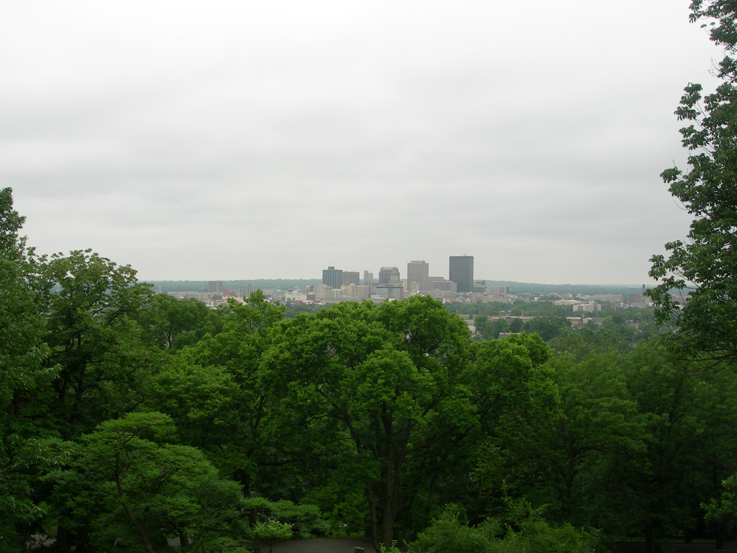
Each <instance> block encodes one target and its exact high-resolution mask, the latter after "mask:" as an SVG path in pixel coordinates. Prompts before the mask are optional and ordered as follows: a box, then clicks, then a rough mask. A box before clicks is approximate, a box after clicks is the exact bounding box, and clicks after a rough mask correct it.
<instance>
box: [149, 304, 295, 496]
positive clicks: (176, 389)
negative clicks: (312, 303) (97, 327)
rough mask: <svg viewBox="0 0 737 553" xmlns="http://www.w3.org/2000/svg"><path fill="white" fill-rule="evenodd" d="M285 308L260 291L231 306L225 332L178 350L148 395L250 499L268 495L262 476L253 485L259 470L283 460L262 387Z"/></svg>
mask: <svg viewBox="0 0 737 553" xmlns="http://www.w3.org/2000/svg"><path fill="white" fill-rule="evenodd" d="M283 311H284V309H283V307H281V306H278V305H274V304H271V303H269V302H267V301H266V300H265V298H264V296H263V293H262V292H261V291H260V290H259V291H256V292H254V293H253V294H251V296H250V298H249V299H247V300H246V301H245V302H244V303H243V304H239V303H237V302H233V301H231V302H230V303H229V304H228V306H227V307H226V308H225V309H224V310H223V313H222V321H221V322H222V329H221V331H220V332H219V333H218V334H216V335H214V336H211V335H209V334H206V335H205V336H204V337H203V338H202V339H201V340H200V341H199V342H197V343H196V344H194V345H192V346H188V347H185V348H183V349H182V350H180V351H179V352H177V353H176V355H175V356H174V359H173V361H172V363H170V364H169V365H168V366H167V367H165V368H163V369H162V370H161V371H160V372H159V373H158V374H156V375H155V376H153V377H152V379H151V381H150V386H148V387H147V391H146V396H147V398H146V402H147V404H148V405H149V406H150V407H151V408H155V409H157V410H159V411H162V412H165V413H167V414H169V415H171V416H172V417H173V418H174V419H175V420H176V424H177V427H178V429H179V432H180V436H181V438H182V440H183V441H184V443H186V444H189V445H192V446H195V447H198V448H200V449H202V450H203V451H204V452H206V454H207V455H208V456H209V458H210V460H211V461H212V462H213V463H214V464H215V465H216V466H217V467H218V468H219V469H220V470H221V471H223V472H224V473H225V474H229V475H231V476H232V478H234V479H235V480H237V481H238V482H240V483H241V485H242V486H243V489H244V493H245V495H247V496H250V495H251V494H252V493H254V492H259V493H262V494H267V493H268V491H269V490H265V489H263V485H264V482H263V480H264V479H262V481H260V482H256V481H258V473H259V467H261V466H269V465H271V464H277V465H278V464H279V463H280V462H283V459H280V458H276V459H275V455H276V456H277V457H278V452H277V451H276V449H275V448H274V442H276V441H278V437H276V438H275V437H274V436H272V435H270V434H269V433H268V426H267V422H266V419H267V415H268V401H267V399H268V398H267V396H266V394H265V393H264V391H263V390H262V388H261V386H260V384H259V382H258V369H259V364H260V362H261V357H262V355H263V353H264V352H265V351H266V349H267V348H268V346H269V340H270V338H269V336H270V331H271V329H272V327H273V326H274V325H275V324H276V323H277V322H278V321H280V320H281V318H282V316H283ZM259 485H261V486H262V487H261V488H260V489H259Z"/></svg>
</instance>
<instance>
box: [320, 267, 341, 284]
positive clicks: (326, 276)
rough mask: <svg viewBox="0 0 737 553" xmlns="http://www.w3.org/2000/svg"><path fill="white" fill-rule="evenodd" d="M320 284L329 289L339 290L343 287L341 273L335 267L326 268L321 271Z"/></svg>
mask: <svg viewBox="0 0 737 553" xmlns="http://www.w3.org/2000/svg"><path fill="white" fill-rule="evenodd" d="M322 283H323V284H327V285H328V286H330V287H331V288H340V287H341V286H343V271H342V270H341V269H336V268H335V267H328V268H327V269H323V270H322Z"/></svg>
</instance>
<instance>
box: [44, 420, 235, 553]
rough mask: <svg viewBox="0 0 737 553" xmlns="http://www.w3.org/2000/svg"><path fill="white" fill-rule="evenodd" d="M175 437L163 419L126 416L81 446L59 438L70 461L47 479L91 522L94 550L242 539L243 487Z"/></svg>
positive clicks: (201, 547)
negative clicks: (220, 475)
mask: <svg viewBox="0 0 737 553" xmlns="http://www.w3.org/2000/svg"><path fill="white" fill-rule="evenodd" d="M174 439H175V428H174V423H173V421H172V420H171V419H170V418H169V417H168V416H166V415H163V414H161V413H131V414H129V415H126V416H125V417H123V418H121V419H115V420H109V421H106V422H104V423H102V424H101V425H99V426H98V427H97V429H96V430H95V431H94V432H92V433H90V434H87V435H85V436H83V437H82V439H81V440H80V442H79V443H72V442H65V443H58V447H59V448H60V449H62V450H66V451H67V452H68V454H69V455H70V456H71V458H72V460H71V462H70V464H69V465H70V466H69V468H68V469H66V470H61V471H55V472H52V473H51V474H50V476H49V479H50V480H52V481H53V482H54V483H55V487H56V490H57V494H58V495H59V496H61V497H62V498H63V500H64V502H65V503H66V505H65V507H67V508H69V509H71V510H73V511H75V512H77V513H84V516H85V517H86V518H87V519H88V520H89V527H90V535H89V540H90V544H91V545H92V547H93V548H94V550H103V551H104V550H108V549H110V548H111V546H112V545H113V544H115V543H118V544H123V545H126V546H128V547H130V546H131V545H132V544H136V543H137V544H140V545H141V546H142V547H143V549H144V550H145V551H146V552H148V553H153V552H154V551H156V550H159V544H165V543H166V542H165V539H166V538H167V537H172V536H179V538H180V539H181V543H182V545H185V546H186V545H188V544H189V540H190V539H191V538H194V542H195V547H194V549H195V550H197V551H209V550H211V549H210V547H212V546H217V547H219V548H222V546H223V545H224V540H225V541H227V540H230V545H231V546H232V545H234V544H235V540H237V539H238V538H241V537H244V536H245V533H246V528H245V526H243V525H242V520H241V517H240V516H239V512H238V506H239V504H240V501H241V499H242V496H241V492H240V487H239V486H238V485H237V484H236V483H235V482H231V481H227V480H220V479H219V478H218V475H217V471H216V470H215V468H214V467H213V466H212V465H211V464H210V463H209V462H208V461H207V460H206V459H205V458H204V456H203V455H202V453H201V452H199V451H198V450H197V449H195V448H192V447H188V446H182V445H176V444H172V443H171V441H172V440H174ZM77 518H78V519H79V516H78V517H77ZM79 538H80V537H79V536H78V540H77V541H78V543H77V545H78V546H80V545H82V544H83V543H84V541H83V540H80V539H79ZM67 545H68V544H67Z"/></svg>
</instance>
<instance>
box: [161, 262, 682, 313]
mask: <svg viewBox="0 0 737 553" xmlns="http://www.w3.org/2000/svg"><path fill="white" fill-rule="evenodd" d="M473 262H474V258H473V256H470V255H458V256H450V257H449V259H448V278H447V279H446V278H445V277H443V276H431V275H430V265H429V264H428V263H427V262H426V261H424V260H419V261H410V262H409V263H407V272H406V276H405V278H402V274H401V272H400V270H399V268H398V267H390V266H386V267H381V268H380V269H379V272H378V275H377V277H375V276H374V273H373V272H371V271H369V270H364V271H363V278H361V276H362V275H361V273H360V272H359V271H347V270H343V269H336V268H335V267H334V266H330V267H328V268H327V269H323V271H322V281H321V282H319V283H317V284H314V285H312V286H306V287H305V288H293V289H289V290H281V289H278V288H275V289H263V290H261V291H262V292H263V294H264V297H266V298H267V299H268V300H269V301H279V302H281V303H307V304H328V303H335V302H341V301H362V300H370V301H374V302H377V303H379V302H383V301H387V300H401V299H404V298H406V297H409V296H412V295H416V294H420V295H426V296H430V297H432V298H435V299H437V300H440V301H442V302H443V303H476V302H481V303H488V302H500V303H513V302H514V301H515V300H525V301H537V300H540V299H542V300H545V301H551V302H553V303H554V304H555V305H561V306H570V307H571V310H572V311H573V313H574V314H575V316H574V317H569V318H570V319H571V322H572V325H573V326H574V327H575V326H578V325H582V324H585V323H586V321H588V320H590V319H588V318H587V316H589V317H590V316H594V318H595V314H596V313H597V312H599V311H601V310H602V305H603V304H607V303H608V304H610V305H611V307H613V308H615V309H619V308H626V307H637V308H646V307H652V301H651V299H650V298H649V297H647V296H645V295H644V294H639V295H634V296H631V297H624V296H622V295H617V294H596V295H584V294H579V295H576V296H574V295H572V294H570V293H566V294H557V293H550V294H545V295H540V294H531V293H518V294H517V295H510V293H509V289H508V287H507V286H500V285H491V284H487V283H486V281H485V280H474V265H473ZM256 290H259V288H258V287H257V286H255V285H253V284H248V285H246V286H239V287H238V288H225V287H224V286H223V281H222V280H211V281H209V282H208V285H207V292H204V288H202V289H201V291H193V292H168V294H169V295H171V296H174V297H177V298H180V299H189V298H193V299H196V300H199V301H202V302H205V303H206V304H208V305H210V306H212V307H215V306H217V305H218V304H220V303H224V302H226V301H227V299H228V298H233V299H235V300H236V301H243V300H244V299H245V298H248V297H249V296H250V295H251V294H252V293H253V292H255V291H256ZM643 292H644V287H643ZM681 299H683V298H681ZM684 301H685V300H684ZM491 318H492V319H493V318H496V317H491ZM519 318H522V319H524V316H523V317H519ZM467 322H468V323H469V324H472V320H469V321H467Z"/></svg>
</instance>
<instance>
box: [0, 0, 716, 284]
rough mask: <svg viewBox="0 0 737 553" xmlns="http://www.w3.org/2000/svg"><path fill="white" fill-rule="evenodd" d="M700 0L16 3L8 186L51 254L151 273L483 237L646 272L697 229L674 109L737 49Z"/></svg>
mask: <svg viewBox="0 0 737 553" xmlns="http://www.w3.org/2000/svg"><path fill="white" fill-rule="evenodd" d="M689 3H690V0H652V1H650V2H646V3H643V2H635V1H634V0H623V1H622V2H617V3H592V2H584V1H583V0H562V1H561V2H556V3H550V2H543V1H541V0H532V1H531V2H528V3H526V4H525V5H524V6H522V5H515V4H513V3H512V4H510V3H495V2H491V3H489V2H479V1H471V2H468V3H466V4H464V5H463V7H461V8H459V7H450V6H449V5H447V4H446V3H443V2H438V1H432V0H431V1H429V2H422V3H420V2H413V1H409V2H407V3H402V4H401V5H396V4H395V3H389V2H381V1H379V2H372V3H365V4H362V3H358V4H345V3H339V2H335V1H332V2H329V1H320V0H318V1H317V2H311V3H309V4H304V3H299V2H291V1H289V0H288V1H287V3H286V4H279V5H272V4H269V3H261V4H242V3H237V2H228V1H226V2H224V3H222V4H220V5H219V8H218V9H215V8H212V7H210V6H205V5H202V4H200V3H195V2H191V1H188V0H183V1H181V2H177V3H173V2H169V1H167V0H164V1H163V2H160V3H157V4H156V5H150V4H147V3H142V2H138V1H136V0H132V1H131V2H128V3H126V4H124V5H122V4H120V5H119V4H104V3H95V2H89V1H85V0H80V1H75V2H72V3H70V4H66V3H65V4H64V5H61V4H53V3H52V4H48V5H46V4H45V5H44V9H43V10H38V9H36V8H35V7H34V5H33V4H28V3H10V4H9V5H8V6H5V9H4V11H3V18H2V20H0V49H2V51H5V52H9V53H12V55H7V56H4V57H2V58H0V71H2V74H3V75H4V77H5V78H4V79H3V81H2V83H0V100H1V101H0V120H2V123H3V124H2V125H0V140H2V144H3V148H1V149H0V187H11V188H12V189H13V196H14V200H15V207H16V209H17V210H18V212H19V213H20V214H21V215H24V216H26V217H27V221H26V225H25V227H24V230H23V232H24V234H27V236H28V243H29V245H32V246H34V247H36V248H37V251H38V252H39V253H47V254H50V253H54V252H68V251H70V250H78V249H87V248H91V249H92V250H94V251H96V252H98V253H99V254H100V255H101V256H104V257H107V258H109V259H111V260H113V261H115V262H116V263H119V264H122V265H131V266H132V267H133V268H134V269H136V270H137V271H138V274H139V277H140V278H141V279H147V280H165V279H185V280H187V279H192V280H195V279H207V278H208V277H209V276H210V275H213V274H217V275H220V276H221V277H222V278H224V279H235V278H242V277H244V276H245V277H258V278H311V277H312V276H313V275H320V274H321V271H322V270H323V269H324V268H325V266H328V265H335V266H342V267H350V268H353V270H365V268H366V267H371V268H372V270H373V271H378V269H379V268H380V267H382V266H385V265H386V264H389V265H390V266H397V267H399V268H400V269H401V270H403V269H404V265H405V264H406V263H407V262H408V261H410V260H416V259H425V260H426V261H427V262H428V263H430V265H431V266H433V267H435V268H436V270H433V269H432V268H431V272H432V273H436V274H443V273H439V272H438V271H437V269H439V268H440V267H441V266H442V265H444V264H445V262H446V260H445V259H444V257H445V256H444V255H441V253H442V252H447V251H454V252H461V253H462V252H463V251H468V252H474V254H475V256H476V262H475V266H474V270H475V273H476V274H477V275H480V276H482V277H486V278H488V277H491V276H493V278H495V279H498V280H506V281H526V282H546V283H568V282H570V283H591V284H612V283H627V284H642V283H651V282H652V281H651V280H650V279H649V277H648V276H647V274H648V270H649V269H650V262H649V259H650V257H651V256H652V255H654V254H661V253H664V244H665V243H666V242H669V241H672V240H675V239H679V238H683V237H685V236H686V234H687V232H688V225H689V223H690V217H689V215H688V213H687V212H685V210H684V209H683V207H682V206H680V205H678V203H677V202H675V201H674V200H673V198H672V196H671V195H670V193H669V192H668V186H667V185H666V184H664V183H663V182H662V180H661V179H660V177H659V175H660V173H661V172H662V171H663V170H664V169H667V168H669V167H672V166H673V165H674V164H675V165H677V166H679V167H680V168H682V169H685V168H686V162H685V160H686V157H687V154H688V153H687V152H686V151H685V150H684V149H683V148H682V146H681V137H680V135H679V133H678V129H679V128H680V127H681V126H682V123H681V122H679V121H678V120H677V118H676V116H675V115H674V113H673V112H674V111H675V110H676V108H677V107H678V102H679V99H680V97H681V95H682V93H683V88H684V87H685V86H686V85H687V84H688V83H689V82H694V83H701V84H703V85H704V89H705V91H707V92H708V91H710V90H712V89H713V88H714V84H715V79H714V78H713V77H712V76H711V75H710V71H711V70H712V69H713V68H714V67H715V64H716V63H718V62H719V61H720V60H721V57H722V53H721V52H720V50H719V49H718V48H717V47H715V46H714V45H713V44H711V43H710V42H709V39H708V36H707V32H706V30H704V29H701V28H699V25H694V24H689V22H688V16H689ZM143 12H145V13H146V17H145V22H144V23H142V21H141V17H140V14H141V13H143ZM520 22H524V25H522V24H521V23H520ZM132 30H134V32H132ZM193 37H195V38H194V39H193ZM541 83H544V85H541Z"/></svg>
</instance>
